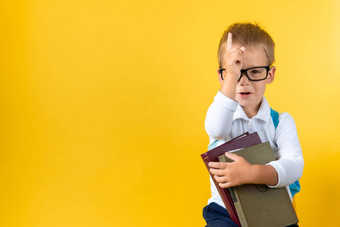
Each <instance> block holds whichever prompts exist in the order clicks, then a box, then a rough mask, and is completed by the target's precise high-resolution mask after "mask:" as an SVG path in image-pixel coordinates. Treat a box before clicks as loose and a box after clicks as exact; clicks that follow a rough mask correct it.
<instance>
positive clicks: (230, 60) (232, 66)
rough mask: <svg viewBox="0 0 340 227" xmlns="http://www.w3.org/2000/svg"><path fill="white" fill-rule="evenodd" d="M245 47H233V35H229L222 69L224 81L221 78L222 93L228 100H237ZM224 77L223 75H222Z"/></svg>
mask: <svg viewBox="0 0 340 227" xmlns="http://www.w3.org/2000/svg"><path fill="white" fill-rule="evenodd" d="M245 51H246V49H245V47H237V46H233V38H232V34H231V33H229V34H228V39H227V43H226V45H224V51H223V53H224V54H223V60H222V66H221V67H222V68H225V71H224V72H223V80H221V79H222V78H220V83H221V89H220V91H221V92H222V93H223V94H224V95H226V96H227V97H228V98H230V99H233V100H235V93H236V84H237V82H238V79H239V78H240V71H241V69H242V66H243V64H244V62H245V59H246V57H245ZM221 77H222V75H221Z"/></svg>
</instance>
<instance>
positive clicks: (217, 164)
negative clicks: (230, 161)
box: [208, 162, 225, 169]
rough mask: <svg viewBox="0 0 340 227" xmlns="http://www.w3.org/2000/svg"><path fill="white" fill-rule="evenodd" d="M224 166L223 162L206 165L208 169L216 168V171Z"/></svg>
mask: <svg viewBox="0 0 340 227" xmlns="http://www.w3.org/2000/svg"><path fill="white" fill-rule="evenodd" d="M224 165H225V163H223V162H209V163H208V166H209V167H212V168H216V169H220V168H223V166H224Z"/></svg>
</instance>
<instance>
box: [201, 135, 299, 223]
mask: <svg viewBox="0 0 340 227" xmlns="http://www.w3.org/2000/svg"><path fill="white" fill-rule="evenodd" d="M226 152H234V153H235V154H237V155H240V156H242V157H243V158H245V159H246V160H247V161H248V162H249V163H250V164H267V163H269V162H271V161H274V160H275V157H274V153H273V151H272V149H271V147H270V144H269V142H265V143H262V141H261V139H260V137H259V136H258V134H257V132H254V133H251V134H249V133H245V134H242V135H240V136H239V137H236V138H234V139H232V140H230V141H228V142H226V143H224V144H222V145H221V146H218V147H216V148H214V149H211V150H210V151H207V152H205V153H203V154H202V155H201V157H202V159H203V161H204V163H205V165H206V167H207V169H208V171H209V166H208V163H209V162H218V161H220V162H232V160H229V159H228V158H227V157H226V156H225V155H224V154H225V153H226ZM209 173H210V172H209ZM211 177H212V179H213V181H214V183H215V186H216V188H217V190H218V192H219V194H220V196H221V198H222V200H223V203H224V205H225V207H226V209H227V211H228V213H229V215H230V217H231V219H232V220H233V221H234V222H235V223H236V224H237V225H238V226H242V227H264V226H270V227H276V226H277V227H280V226H288V225H292V224H295V223H298V218H297V216H296V213H295V210H294V207H293V204H292V202H291V200H290V197H289V194H288V191H287V189H286V188H269V187H268V186H266V185H256V184H246V185H241V186H236V187H231V188H221V187H219V185H218V183H217V182H216V181H215V179H214V178H213V176H212V175H211Z"/></svg>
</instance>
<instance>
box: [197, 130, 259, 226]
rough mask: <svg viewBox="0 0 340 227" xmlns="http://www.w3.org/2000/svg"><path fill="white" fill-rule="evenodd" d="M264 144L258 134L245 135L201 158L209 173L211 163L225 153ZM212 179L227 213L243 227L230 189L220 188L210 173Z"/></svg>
mask: <svg viewBox="0 0 340 227" xmlns="http://www.w3.org/2000/svg"><path fill="white" fill-rule="evenodd" d="M260 143H262V141H261V139H260V137H259V135H258V134H257V132H254V133H251V134H249V133H248V132H247V133H244V134H242V135H240V136H238V137H236V138H234V139H232V140H229V141H227V142H226V143H224V144H222V145H221V146H218V147H216V148H213V149H211V150H210V151H207V152H205V153H203V154H201V157H202V159H203V161H204V163H205V166H206V167H207V169H208V171H209V166H208V163H209V162H218V161H219V160H218V157H219V156H221V155H223V154H225V152H229V151H232V150H236V149H241V148H247V147H250V146H253V145H256V144H260ZM209 174H210V176H211V178H212V179H213V181H214V183H215V186H216V188H217V190H218V192H219V194H220V196H221V198H222V200H223V203H224V205H225V207H226V208H227V211H228V213H229V215H230V217H231V219H232V220H233V221H234V222H235V223H236V224H237V225H238V226H241V224H240V221H239V219H238V216H237V212H236V209H235V206H234V202H233V200H232V197H231V195H230V192H229V189H228V188H221V187H220V186H218V183H217V182H216V181H215V179H214V178H213V176H212V175H211V173H210V172H209Z"/></svg>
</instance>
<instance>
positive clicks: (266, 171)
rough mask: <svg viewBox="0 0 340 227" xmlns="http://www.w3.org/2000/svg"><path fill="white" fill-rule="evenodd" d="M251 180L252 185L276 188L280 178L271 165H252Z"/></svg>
mask: <svg viewBox="0 0 340 227" xmlns="http://www.w3.org/2000/svg"><path fill="white" fill-rule="evenodd" d="M249 180H250V183H251V184H266V185H269V186H275V185H277V184H278V180H279V178H278V174H277V172H276V170H275V169H274V167H272V166H270V165H252V166H251V171H250V178H249Z"/></svg>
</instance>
